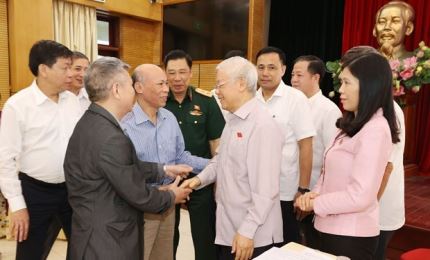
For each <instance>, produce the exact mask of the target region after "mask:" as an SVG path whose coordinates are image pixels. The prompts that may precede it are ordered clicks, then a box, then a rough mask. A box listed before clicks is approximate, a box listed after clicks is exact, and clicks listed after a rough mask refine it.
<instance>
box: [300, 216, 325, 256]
mask: <svg viewBox="0 0 430 260" xmlns="http://www.w3.org/2000/svg"><path fill="white" fill-rule="evenodd" d="M314 217H315V215H314V214H313V213H312V214H310V215H308V216H306V217H305V218H303V219H302V220H301V221H300V231H301V233H302V235H303V241H302V243H303V244H304V245H305V246H307V247H311V248H314V249H318V250H320V249H321V238H320V233H319V232H318V230H316V229H315V227H314Z"/></svg>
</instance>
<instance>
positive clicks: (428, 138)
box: [342, 0, 430, 174]
mask: <svg viewBox="0 0 430 260" xmlns="http://www.w3.org/2000/svg"><path fill="white" fill-rule="evenodd" d="M387 2H389V1H388V0H371V1H357V0H345V12H344V17H345V19H344V20H343V37H342V53H344V52H346V51H347V50H348V49H350V48H351V47H354V46H357V45H371V46H374V47H378V43H377V41H376V38H375V37H373V35H372V30H373V25H374V24H375V14H376V12H377V11H378V9H379V8H380V7H381V6H383V5H384V4H385V3H387ZM405 2H407V3H409V4H410V5H412V7H414V9H415V21H414V25H415V28H414V32H413V33H412V34H411V35H410V36H407V37H406V39H405V46H406V49H407V50H414V49H415V48H417V47H418V43H419V42H420V41H422V40H424V41H425V42H426V43H427V45H429V44H430V21H429V20H428V14H429V13H430V1H428V0H407V1H405ZM363 14H366V16H365V17H363ZM369 14H370V15H369ZM429 88H430V86H428V85H427V86H424V87H423V88H422V89H421V91H420V92H419V93H418V96H417V103H416V122H415V126H416V128H415V134H414V135H413V136H414V137H415V142H416V144H417V147H416V149H417V154H416V162H417V164H418V167H419V170H420V172H421V173H427V174H430V133H429V131H428V129H430V128H429V127H430V105H429V100H430V89H429Z"/></svg>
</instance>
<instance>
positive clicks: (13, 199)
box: [0, 40, 80, 259]
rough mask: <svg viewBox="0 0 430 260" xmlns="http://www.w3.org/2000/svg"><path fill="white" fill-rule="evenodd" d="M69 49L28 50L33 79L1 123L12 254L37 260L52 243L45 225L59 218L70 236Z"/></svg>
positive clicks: (51, 45) (0, 171) (45, 45)
mask: <svg viewBox="0 0 430 260" xmlns="http://www.w3.org/2000/svg"><path fill="white" fill-rule="evenodd" d="M71 57H72V52H71V51H70V50H69V49H68V48H67V47H65V46H63V45H62V44H59V43H57V42H54V41H50V40H41V41H39V42H36V43H35V44H34V45H33V47H32V48H31V50H30V56H29V67H30V70H31V72H32V73H33V75H34V76H35V77H36V78H35V80H34V81H33V83H32V84H31V85H30V86H29V87H27V88H24V89H22V90H21V91H19V92H18V93H16V94H15V95H13V96H12V97H10V98H9V99H8V100H7V102H6V104H5V105H4V108H3V113H2V118H1V127H0V188H1V190H2V192H3V194H4V196H5V197H6V199H7V200H8V202H9V207H10V208H9V209H10V212H11V214H10V217H11V223H10V226H11V231H12V235H13V236H14V237H15V239H16V240H17V242H18V243H17V251H16V259H41V258H42V255H43V254H44V251H45V249H46V248H50V247H51V245H49V242H48V241H49V239H48V238H49V237H52V235H50V234H48V233H49V231H48V230H49V226H50V224H51V223H52V222H53V221H54V220H59V221H60V222H61V224H62V228H63V230H64V231H65V234H66V237H69V236H70V226H71V214H72V210H71V208H70V205H69V203H68V200H67V190H66V185H65V183H64V171H63V161H64V156H65V152H66V147H67V143H68V141H69V137H70V135H71V134H72V131H73V128H74V126H75V124H76V122H77V120H78V118H79V116H80V107H79V102H78V100H77V99H76V97H75V96H74V95H73V94H72V93H71V92H69V91H64V90H65V89H66V87H67V85H69V84H70V83H71V81H72V71H71V64H72V59H71Z"/></svg>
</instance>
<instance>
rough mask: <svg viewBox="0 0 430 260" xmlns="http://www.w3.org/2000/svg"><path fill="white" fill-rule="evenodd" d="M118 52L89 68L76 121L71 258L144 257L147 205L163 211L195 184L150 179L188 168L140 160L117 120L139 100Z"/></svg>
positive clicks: (69, 156)
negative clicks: (162, 185)
mask: <svg viewBox="0 0 430 260" xmlns="http://www.w3.org/2000/svg"><path fill="white" fill-rule="evenodd" d="M128 68H129V66H128V65H127V64H125V63H123V62H122V61H120V60H119V59H117V58H111V57H109V58H107V57H106V58H101V59H98V60H97V61H95V62H94V63H93V64H92V65H91V66H90V68H89V69H88V71H87V74H86V75H85V86H86V89H87V92H88V95H89V98H90V100H91V101H92V102H93V103H92V104H91V106H90V107H89V109H88V110H87V111H86V112H85V114H84V115H83V117H82V118H81V120H80V121H79V122H78V124H77V125H76V128H75V130H74V132H73V135H72V137H71V138H70V142H69V145H68V148H67V152H66V159H65V162H64V170H65V176H66V184H67V188H68V192H69V201H70V205H71V206H72V208H73V218H72V230H73V231H72V237H71V241H70V247H69V249H70V256H71V259H141V258H143V257H142V255H141V253H142V250H141V246H142V243H141V241H140V240H141V237H142V236H141V227H142V219H141V216H142V214H141V211H145V212H151V213H161V212H163V211H165V210H167V209H169V208H171V207H172V206H173V205H174V203H179V202H181V201H184V200H185V198H186V197H187V196H188V194H189V193H190V191H191V190H189V189H183V188H178V187H177V184H178V182H179V179H180V178H179V177H177V178H176V181H175V182H174V183H173V184H171V185H170V186H169V187H168V189H167V190H164V191H160V190H158V189H156V188H153V187H151V186H149V185H147V184H146V182H147V181H148V182H158V181H159V180H160V179H161V178H163V176H164V175H165V174H167V175H169V176H170V177H176V176H177V175H184V174H187V173H188V172H189V171H191V170H192V168H191V167H189V166H186V165H176V166H163V165H159V164H155V163H147V162H142V161H139V160H138V159H137V157H136V152H135V149H134V147H133V144H132V143H131V141H130V139H129V138H128V137H127V136H126V133H124V132H123V130H122V129H121V127H120V125H119V124H118V121H119V120H121V118H122V117H123V116H124V115H125V114H126V113H128V112H129V111H130V110H131V109H132V107H133V104H134V101H135V97H134V95H135V93H134V89H133V86H132V81H131V78H130V76H129V74H128V72H127V69H128Z"/></svg>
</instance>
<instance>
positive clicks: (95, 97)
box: [84, 57, 130, 102]
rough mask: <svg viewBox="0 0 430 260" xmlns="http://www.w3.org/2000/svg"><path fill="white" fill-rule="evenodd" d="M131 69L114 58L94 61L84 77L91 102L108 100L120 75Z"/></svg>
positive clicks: (102, 58)
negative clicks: (114, 82)
mask: <svg viewBox="0 0 430 260" xmlns="http://www.w3.org/2000/svg"><path fill="white" fill-rule="evenodd" d="M129 68H130V65H128V64H126V63H124V62H123V61H121V60H120V59H118V58H114V57H101V58H99V59H97V60H96V61H94V62H93V63H92V64H91V65H90V67H89V68H88V70H87V72H86V73H85V76H84V82H85V89H86V90H87V92H88V97H89V98H90V100H91V101H92V102H96V101H100V100H104V99H106V98H107V97H108V96H109V91H110V89H111V88H112V84H113V81H114V80H117V78H118V76H119V75H118V74H120V73H122V72H124V70H128V69H129Z"/></svg>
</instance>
